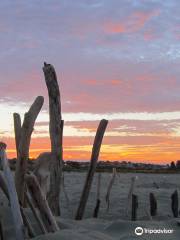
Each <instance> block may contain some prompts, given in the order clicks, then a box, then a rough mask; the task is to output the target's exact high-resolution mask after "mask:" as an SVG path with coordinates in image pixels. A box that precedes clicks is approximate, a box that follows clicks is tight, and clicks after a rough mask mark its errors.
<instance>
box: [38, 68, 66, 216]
mask: <svg viewBox="0 0 180 240" xmlns="http://www.w3.org/2000/svg"><path fill="white" fill-rule="evenodd" d="M43 72H44V76H45V81H46V86H47V89H48V94H49V117H50V123H49V133H50V139H51V152H52V163H51V168H50V191H49V193H48V202H49V206H50V208H51V210H52V212H53V214H54V215H56V216H59V215H60V205H59V204H60V203H59V195H60V187H61V178H62V165H63V161H62V160H63V156H62V155H63V146H62V145H63V125H64V122H63V120H62V116H61V99H60V91H59V86H58V81H57V76H56V72H55V69H54V67H53V66H52V65H51V64H47V63H44V67H43Z"/></svg>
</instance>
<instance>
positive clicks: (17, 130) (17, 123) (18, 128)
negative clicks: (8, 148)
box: [13, 113, 21, 156]
mask: <svg viewBox="0 0 180 240" xmlns="http://www.w3.org/2000/svg"><path fill="white" fill-rule="evenodd" d="M13 117H14V133H15V141H16V152H17V156H18V148H19V142H20V139H21V117H20V115H19V113H14V114H13Z"/></svg>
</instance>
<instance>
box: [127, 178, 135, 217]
mask: <svg viewBox="0 0 180 240" xmlns="http://www.w3.org/2000/svg"><path fill="white" fill-rule="evenodd" d="M136 179H137V176H136V177H132V178H131V186H130V189H129V193H128V198H127V205H126V216H128V215H129V210H130V206H131V201H132V194H133V192H134V187H135V181H136Z"/></svg>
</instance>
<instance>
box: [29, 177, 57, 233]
mask: <svg viewBox="0 0 180 240" xmlns="http://www.w3.org/2000/svg"><path fill="white" fill-rule="evenodd" d="M26 183H27V188H28V190H29V192H30V194H31V196H32V198H33V201H34V203H35V204H36V206H37V208H38V209H39V211H40V214H41V218H42V220H43V222H44V224H45V226H46V228H47V230H48V232H56V231H58V230H59V227H58V225H57V223H56V220H55V218H54V216H53V214H52V212H51V210H50V208H49V205H48V202H47V200H46V196H45V195H44V193H43V192H42V190H41V188H40V186H39V183H38V180H37V178H36V177H35V175H26Z"/></svg>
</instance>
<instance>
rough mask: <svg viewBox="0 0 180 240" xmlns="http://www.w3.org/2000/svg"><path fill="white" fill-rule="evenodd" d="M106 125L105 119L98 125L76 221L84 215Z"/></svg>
mask: <svg viewBox="0 0 180 240" xmlns="http://www.w3.org/2000/svg"><path fill="white" fill-rule="evenodd" d="M107 124H108V121H107V120H105V119H102V120H101V121H100V124H99V126H98V129H97V132H96V137H95V140H94V144H93V149H92V154H91V161H90V167H89V170H88V174H87V177H86V181H85V184H84V188H83V191H82V195H81V199H80V203H79V207H78V210H77V213H76V217H75V219H76V220H81V219H82V217H83V215H84V211H85V207H86V203H87V200H88V197H89V192H90V189H91V185H92V181H93V176H94V173H95V171H96V166H97V161H98V157H99V152H100V148H101V144H102V140H103V136H104V133H105V130H106V127H107Z"/></svg>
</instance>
